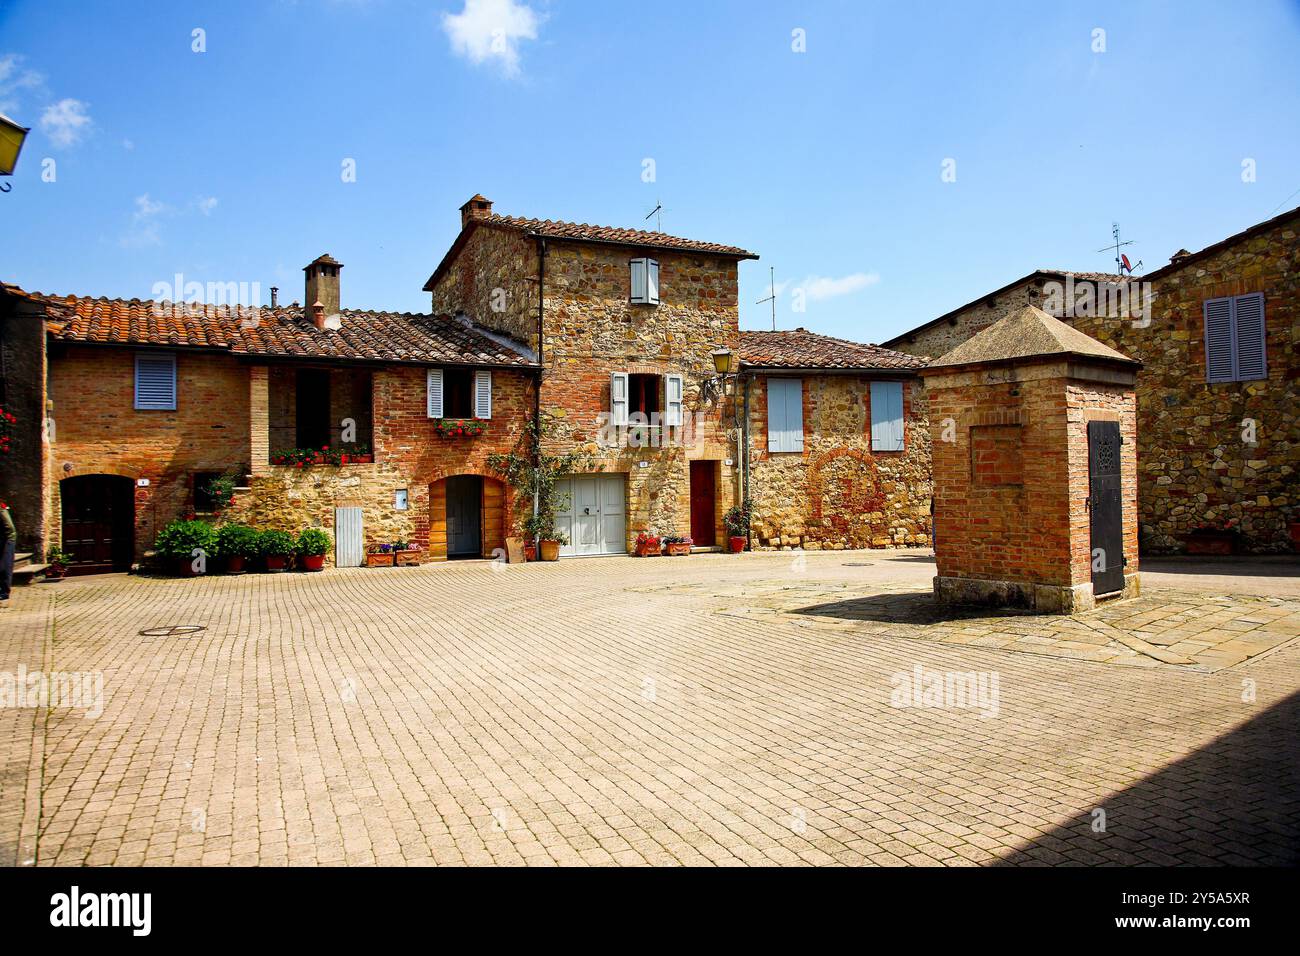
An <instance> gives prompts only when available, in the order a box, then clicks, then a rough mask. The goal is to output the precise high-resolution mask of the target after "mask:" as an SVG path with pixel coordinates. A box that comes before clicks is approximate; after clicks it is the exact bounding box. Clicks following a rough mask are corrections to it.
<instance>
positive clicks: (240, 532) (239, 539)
mask: <svg viewBox="0 0 1300 956" xmlns="http://www.w3.org/2000/svg"><path fill="white" fill-rule="evenodd" d="M261 547H262V536H261V535H260V534H258V533H257V532H256V531H255V530H253V529H252V528H250V527H249V526H248V525H245V524H227V525H222V526H221V527H220V528H218V529H217V554H219V555H220V556H221V557H223V558H255V557H257V556H258V555H259V554H261V553H262V551H261Z"/></svg>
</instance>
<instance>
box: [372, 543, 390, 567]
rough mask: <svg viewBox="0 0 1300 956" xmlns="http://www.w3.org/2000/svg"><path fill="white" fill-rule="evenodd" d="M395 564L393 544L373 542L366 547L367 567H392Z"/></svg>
mask: <svg viewBox="0 0 1300 956" xmlns="http://www.w3.org/2000/svg"><path fill="white" fill-rule="evenodd" d="M392 566H393V546H392V545H391V544H372V545H371V546H370V547H369V548H367V549H366V567H368V568H391V567H392Z"/></svg>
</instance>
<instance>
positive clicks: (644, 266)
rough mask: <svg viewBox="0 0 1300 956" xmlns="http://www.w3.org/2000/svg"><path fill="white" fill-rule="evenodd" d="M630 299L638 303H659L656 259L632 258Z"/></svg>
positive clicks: (657, 264)
mask: <svg viewBox="0 0 1300 956" xmlns="http://www.w3.org/2000/svg"><path fill="white" fill-rule="evenodd" d="M631 300H632V302H634V303H637V304H640V305H658V304H659V263H658V262H657V261H656V260H654V259H633V260H632V296H631Z"/></svg>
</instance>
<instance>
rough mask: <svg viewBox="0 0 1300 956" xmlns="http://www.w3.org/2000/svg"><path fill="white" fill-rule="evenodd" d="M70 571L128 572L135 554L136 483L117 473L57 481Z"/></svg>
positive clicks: (70, 572) (73, 572) (78, 572)
mask: <svg viewBox="0 0 1300 956" xmlns="http://www.w3.org/2000/svg"><path fill="white" fill-rule="evenodd" d="M59 492H60V507H61V509H62V512H63V550H64V551H66V552H67V553H68V555H69V558H68V573H69V574H103V573H106V572H109V571H129V570H130V569H131V560H132V558H133V557H134V553H135V485H134V483H133V482H132V481H131V479H130V478H123V477H121V476H120V475H77V476H76V477H74V478H65V479H63V481H61V482H60V483H59Z"/></svg>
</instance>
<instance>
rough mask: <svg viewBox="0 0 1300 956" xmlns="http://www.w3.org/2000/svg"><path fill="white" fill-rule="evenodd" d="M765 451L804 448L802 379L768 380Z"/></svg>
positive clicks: (800, 449) (801, 449) (785, 450)
mask: <svg viewBox="0 0 1300 956" xmlns="http://www.w3.org/2000/svg"><path fill="white" fill-rule="evenodd" d="M767 450H768V451H770V452H772V451H775V452H789V451H803V382H802V381H801V380H800V379H797V378H769V379H768V380H767Z"/></svg>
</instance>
